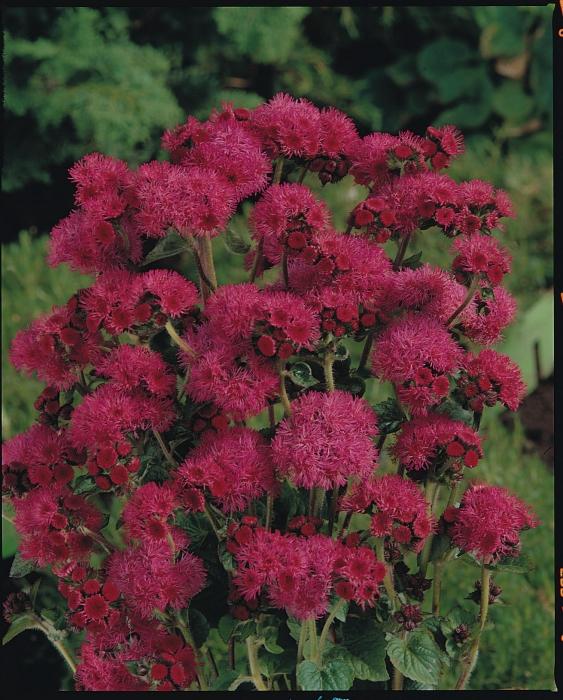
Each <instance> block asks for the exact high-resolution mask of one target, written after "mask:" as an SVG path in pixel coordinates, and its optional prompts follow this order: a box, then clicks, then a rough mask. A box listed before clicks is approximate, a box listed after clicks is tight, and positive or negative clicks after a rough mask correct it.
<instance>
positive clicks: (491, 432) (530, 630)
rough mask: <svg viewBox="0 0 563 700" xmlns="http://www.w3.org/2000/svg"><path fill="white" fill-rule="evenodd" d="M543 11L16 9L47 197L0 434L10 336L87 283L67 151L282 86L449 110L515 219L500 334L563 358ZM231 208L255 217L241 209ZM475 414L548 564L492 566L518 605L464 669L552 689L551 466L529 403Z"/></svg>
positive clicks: (30, 259) (365, 108) (134, 151)
mask: <svg viewBox="0 0 563 700" xmlns="http://www.w3.org/2000/svg"><path fill="white" fill-rule="evenodd" d="M551 12H552V9H551V8H549V7H535V6H534V7H506V6H501V7H498V6H497V7H453V6H452V7H432V8H424V7H404V8H396V7H384V8H373V7H354V8H352V7H340V8H339V7H333V8H329V7H324V8H322V7H315V8H311V7H276V8H274V7H216V8H212V7H209V8H192V9H189V8H170V7H168V8H135V7H131V8H123V9H120V8H115V7H103V8H98V9H94V8H91V7H76V8H55V7H53V8H49V7H35V8H15V7H11V8H7V9H6V10H5V108H6V112H5V137H4V143H5V153H4V171H3V188H4V191H5V192H7V193H9V195H10V196H12V197H14V198H15V199H13V202H15V204H14V206H17V203H18V202H21V201H27V200H26V197H27V196H28V193H30V192H32V191H33V192H34V191H36V190H32V189H31V188H33V187H37V186H40V187H43V188H45V190H44V191H45V192H46V194H47V195H48V197H49V198H50V199H52V201H53V214H52V217H51V218H49V216H46V215H42V216H38V217H37V219H33V200H31V201H29V202H28V203H27V206H28V207H30V208H31V212H32V214H31V216H32V220H31V225H30V228H29V230H26V231H21V232H19V231H17V230H13V231H10V233H11V235H12V237H15V236H16V234H19V237H18V238H17V240H14V242H13V243H11V244H9V245H7V246H3V251H2V252H3V255H2V290H3V302H2V310H3V314H2V319H3V320H2V346H3V349H2V368H3V396H2V430H3V436H4V438H8V437H10V436H11V435H14V434H16V433H17V432H20V431H22V430H24V429H25V428H26V427H28V426H29V425H30V424H31V423H32V421H33V419H34V416H33V409H32V403H33V400H34V399H35V397H36V396H37V394H38V393H39V390H40V389H39V383H38V382H35V381H33V380H28V379H24V378H22V377H19V376H17V375H16V374H15V373H14V372H13V370H12V369H11V368H10V366H9V364H8V362H7V349H8V345H9V342H10V340H11V339H12V337H13V336H14V334H15V333H16V331H17V330H18V329H19V328H21V327H23V326H25V325H26V324H27V323H28V322H29V321H30V320H31V319H32V318H35V317H36V316H37V315H39V314H40V313H43V312H45V311H47V310H49V308H50V307H51V306H52V305H53V304H58V303H63V302H64V301H65V300H66V299H67V298H68V296H69V295H70V294H71V293H72V292H73V291H74V290H75V289H77V288H78V287H80V286H84V285H85V284H87V278H84V277H81V276H79V275H76V274H73V273H71V272H70V271H68V270H66V269H64V268H58V269H56V270H51V269H49V268H48V267H47V266H46V264H45V262H44V255H45V251H46V237H45V235H46V234H47V233H48V230H49V228H50V227H51V226H52V225H53V224H54V223H56V220H57V218H60V217H62V216H64V215H66V213H67V209H68V205H67V204H65V205H64V206H63V204H62V203H63V202H66V201H67V200H66V199H65V197H67V198H68V194H67V190H64V187H63V183H61V181H60V172H61V170H60V168H61V166H62V167H67V166H68V165H70V164H71V163H72V162H73V161H74V160H76V159H77V158H79V157H80V156H82V155H83V154H84V153H87V152H90V151H93V150H100V151H102V152H104V153H107V154H112V155H115V156H118V157H121V158H125V159H127V160H128V161H130V162H131V163H133V164H137V163H139V162H141V161H142V160H145V159H148V158H153V157H161V156H162V154H161V153H160V152H159V137H160V134H161V133H162V131H163V130H164V129H165V128H168V127H171V126H173V125H175V124H176V123H178V122H180V121H181V120H182V119H183V118H184V116H185V114H186V113H191V114H194V115H196V116H197V117H199V118H205V117H206V116H207V115H208V113H209V111H210V109H211V108H212V107H214V106H218V105H219V103H220V102H221V101H222V100H226V101H234V102H235V104H236V106H247V107H253V106H255V105H256V104H258V103H259V102H261V101H262V100H264V99H267V98H269V97H270V96H271V95H272V94H274V93H275V92H277V91H279V90H283V91H287V92H289V93H291V94H292V95H294V96H304V97H307V98H309V99H311V100H312V101H313V102H315V103H316V104H318V105H320V106H322V105H329V104H330V105H335V106H337V107H339V108H341V109H343V110H345V111H346V112H347V113H349V114H350V115H351V116H352V117H353V118H354V119H355V120H356V122H357V123H358V125H359V127H360V129H361V131H362V133H368V132H369V131H370V130H375V129H377V130H379V129H381V130H387V131H392V132H397V131H399V130H401V129H406V128H410V129H413V130H424V129H425V127H426V126H427V125H428V124H431V123H433V124H440V123H448V122H449V123H452V122H453V123H455V124H457V125H458V126H459V127H460V128H461V129H462V130H463V131H464V132H465V135H466V143H467V151H468V152H467V154H466V155H465V156H464V157H463V158H461V159H460V160H459V161H458V162H456V163H455V165H454V166H453V167H452V169H451V174H452V175H453V176H454V177H456V178H471V177H475V178H483V179H488V180H491V181H492V182H493V183H494V184H495V185H496V186H499V187H503V188H505V189H506V190H508V192H509V193H510V195H511V197H512V198H513V201H514V203H515V205H516V210H517V214H518V218H517V219H516V220H515V221H511V222H510V223H509V225H508V227H507V231H506V233H505V234H504V238H505V243H506V245H507V246H508V247H509V248H510V249H511V251H512V253H513V256H514V261H513V274H512V276H511V277H510V278H509V281H508V286H509V288H510V289H511V291H512V292H513V293H514V294H515V295H516V296H517V299H518V301H519V305H520V308H521V310H522V312H523V316H522V319H521V321H520V322H519V324H520V325H517V326H516V328H515V329H514V330H513V331H511V333H509V336H508V340H507V344H506V351H507V352H509V353H510V354H512V355H513V356H518V360H519V361H521V362H524V364H525V365H526V372H527V375H526V376H529V377H531V387H530V388H531V389H533V388H534V374H533V371H532V369H531V368H532V364H533V358H532V351H531V342H532V338H531V337H530V333H529V332H528V329H530V328H533V329H535V330H534V333H535V336H534V338H535V339H538V340H539V341H540V348H541V352H542V359H543V364H544V370H547V371H548V372H549V370H550V368H551V367H552V363H553V348H552V338H551V337H550V336H549V333H547V334H546V329H547V330H549V328H550V327H551V325H552V323H551V317H552V304H550V301H549V293H547V295H546V294H542V292H545V290H548V289H549V287H550V285H551V284H552V234H551V230H552V192H551V184H552V172H551V162H552V142H551V138H552V119H553V115H552V95H551V81H552V68H551V41H550V27H551ZM311 181H312V179H311V180H310V181H309V183H310V182H311ZM64 186H66V183H65V185H64ZM317 189H318V191H319V194H320V195H321V196H323V197H325V198H327V200H328V201H329V203H330V206H331V207H332V208H333V210H334V212H335V220H336V223H337V224H338V223H339V222H340V223H342V221H343V220H344V216H345V213H346V212H347V211H348V210H349V209H350V208H351V206H353V205H354V204H355V203H356V202H357V201H358V200H359V199H360V198H361V196H362V195H361V192H360V191H359V190H358V188H357V187H355V186H354V184H353V183H352V182H351V181H350V180H349V179H348V178H346V179H345V180H344V181H342V183H340V185H338V186H337V187H333V188H326V189H322V191H321V188H320V187H318V188H317ZM9 201H10V200H9ZM59 202H60V203H61V204H60V207H59V206H57V203H59ZM8 218H9V214H8ZM51 219H52V220H51ZM16 220H17V219H16ZM235 226H236V227H238V228H239V229H240V230H241V233H243V234H244V223H243V221H240V220H239V221H237V222H236V223H235ZM444 243H445V241H444V239H443V238H440V239H436V240H435V241H434V240H430V241H429V240H428V239H426V240H425V241H424V249H425V251H426V250H428V248H430V254H429V259H430V260H431V261H433V262H442V263H444V262H445V261H446V260H447V257H448V256H447V251H446V248H447V246H445V245H444ZM416 250H418V248H416V241H415V243H414V244H413V251H412V252H416ZM215 253H216V257H217V260H218V273H219V281H220V282H221V283H225V282H227V281H240V279H241V277H240V267H241V259H240V258H236V256H234V255H233V254H232V253H230V252H229V251H228V250H227V249H226V248H225V247H224V245H223V242H222V241H221V240H218V241H215ZM237 275H239V276H237ZM526 312H527V315H526ZM524 332H525V334H526V335H525V336H524ZM499 349H503V348H502V347H501V348H499ZM550 418H551V417H550V416H546V417H545V420H546V421H549V420H550ZM483 430H484V434H485V436H486V437H487V438H488V439H487V442H486V443H485V446H486V454H487V457H486V462H485V464H484V465H483V466H482V467H481V466H480V468H479V471H480V474H479V476H480V477H482V478H487V479H489V480H490V481H492V482H494V483H499V484H502V485H505V486H508V487H509V488H511V489H513V490H514V491H516V492H517V493H518V494H519V495H521V496H522V497H524V498H525V499H526V500H528V501H529V502H530V503H531V504H532V505H533V506H534V508H535V509H536V510H537V512H538V515H539V516H540V518H541V519H542V521H543V526H542V528H540V529H538V530H537V531H534V532H532V533H530V534H529V536H528V543H527V544H528V547H529V550H530V551H531V552H532V554H533V556H534V558H535V560H536V569H535V570H534V571H533V572H532V573H530V574H527V575H526V576H525V577H524V578H522V577H512V576H509V575H508V574H504V575H503V576H502V580H501V581H499V582H500V583H501V585H502V586H503V588H504V590H505V593H504V594H503V599H504V600H505V602H506V603H507V605H506V606H503V607H501V606H499V607H498V608H493V612H492V622H493V624H494V625H495V629H494V631H491V632H490V633H489V634H487V635H486V636H485V638H484V643H483V651H482V653H481V655H480V660H479V664H478V666H477V669H476V671H475V673H474V675H473V677H472V680H471V687H472V688H475V689H476V688H479V689H495V688H507V689H508V688H526V689H550V688H552V686H553V611H552V610H553V608H552V585H553V584H552V571H553V552H552V542H553V483H552V473H551V472H549V471H548V469H547V468H546V466H545V464H544V463H543V462H542V461H541V459H540V458H539V457H538V456H537V454H536V453H534V452H533V451H531V450H530V449H529V447H530V445H529V442H528V441H527V439H526V436H525V434H524V431H523V428H522V425H521V423H520V422H519V420H518V419H517V421H516V426H515V429H514V430H513V431H509V430H508V429H507V428H506V427H504V426H503V425H502V424H501V423H500V421H499V420H498V414H497V415H493V416H491V417H490V418H489V419H488V420H486V421H485V423H484V427H483ZM5 534H6V541H5V542H4V541H3V544H4V552H5V554H10V553H11V551H13V547H14V543H15V540H14V539H13V537H12V536H11V533H10V531H9V530H8V529H6V533H5ZM448 576H449V577H450V580H449V581H447V586H446V592H447V595H448V596H449V599H448V600H447V601H446V604H447V603H449V604H451V605H453V604H454V603H455V602H456V600H457V599H458V598H459V597H460V596H461V597H463V596H464V595H466V593H469V591H470V590H471V588H472V584H473V580H474V578H475V574H474V572H473V571H472V570H470V569H468V570H467V571H465V570H462V571H454V570H453V569H452V570H450V571H449V572H448Z"/></svg>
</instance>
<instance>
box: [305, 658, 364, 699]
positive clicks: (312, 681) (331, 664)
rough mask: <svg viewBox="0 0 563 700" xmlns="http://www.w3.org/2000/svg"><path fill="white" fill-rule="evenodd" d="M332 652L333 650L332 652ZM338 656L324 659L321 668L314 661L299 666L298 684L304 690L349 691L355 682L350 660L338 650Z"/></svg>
mask: <svg viewBox="0 0 563 700" xmlns="http://www.w3.org/2000/svg"><path fill="white" fill-rule="evenodd" d="M331 651H332V650H331ZM338 651H339V654H338V656H335V657H333V658H331V657H330V656H329V657H328V659H327V658H326V656H325V658H324V659H323V665H322V667H320V668H319V666H317V664H316V663H314V662H313V661H302V662H301V663H300V664H299V665H298V666H297V682H298V683H299V687H300V688H301V689H302V690H349V689H350V688H351V687H352V683H353V682H354V672H353V669H352V666H351V664H350V658H349V657H347V656H345V655H344V654H342V650H338Z"/></svg>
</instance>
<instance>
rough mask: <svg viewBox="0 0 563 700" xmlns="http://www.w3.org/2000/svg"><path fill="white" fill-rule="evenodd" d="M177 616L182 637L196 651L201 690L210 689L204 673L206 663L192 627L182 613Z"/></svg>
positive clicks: (176, 622)
mask: <svg viewBox="0 0 563 700" xmlns="http://www.w3.org/2000/svg"><path fill="white" fill-rule="evenodd" d="M175 617H176V619H175V625H176V627H177V628H178V629H179V630H180V632H181V633H182V637H183V638H184V640H185V642H186V643H187V644H189V645H190V646H191V648H192V649H193V652H194V655H195V658H196V662H197V667H198V669H199V670H198V671H197V673H196V675H197V680H198V682H199V687H200V688H201V690H208V685H207V680H206V679H205V675H204V673H203V667H204V664H203V661H202V659H201V654H200V650H199V649H198V648H197V646H196V644H195V641H194V638H193V636H192V633H191V631H190V628H189V627H188V625H186V623H185V622H184V621H183V620H182V618H181V617H180V614H179V613H176V616H175Z"/></svg>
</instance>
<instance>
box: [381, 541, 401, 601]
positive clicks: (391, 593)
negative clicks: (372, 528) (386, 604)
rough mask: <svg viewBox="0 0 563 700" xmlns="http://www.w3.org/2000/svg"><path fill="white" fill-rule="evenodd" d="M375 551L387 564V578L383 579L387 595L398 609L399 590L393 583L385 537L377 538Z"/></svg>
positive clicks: (391, 567)
mask: <svg viewBox="0 0 563 700" xmlns="http://www.w3.org/2000/svg"><path fill="white" fill-rule="evenodd" d="M375 553H376V554H377V558H378V560H379V561H380V562H381V563H382V564H383V565H384V566H385V578H384V579H383V585H384V586H385V591H386V592H387V597H388V598H389V600H390V602H391V605H392V606H393V609H394V610H397V609H398V608H399V607H400V601H399V599H398V597H397V592H396V591H395V584H394V583H393V566H392V564H388V563H387V562H386V561H385V541H384V539H383V537H377V538H376V540H375Z"/></svg>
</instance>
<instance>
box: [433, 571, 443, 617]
mask: <svg viewBox="0 0 563 700" xmlns="http://www.w3.org/2000/svg"><path fill="white" fill-rule="evenodd" d="M443 571H444V562H442V561H436V562H434V581H433V582H432V614H433V615H439V614H440V594H441V592H442V573H443Z"/></svg>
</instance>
